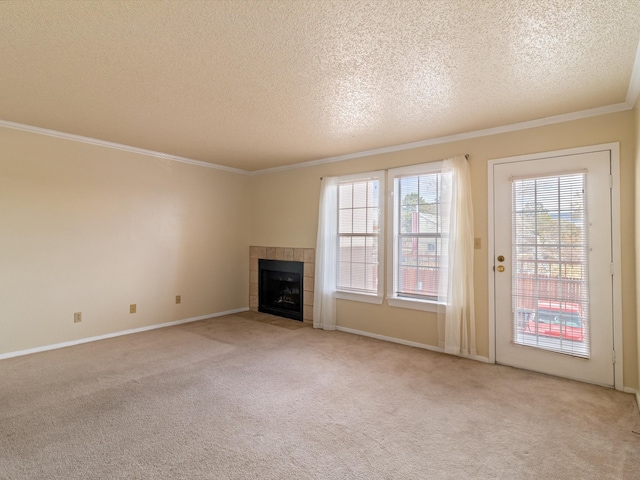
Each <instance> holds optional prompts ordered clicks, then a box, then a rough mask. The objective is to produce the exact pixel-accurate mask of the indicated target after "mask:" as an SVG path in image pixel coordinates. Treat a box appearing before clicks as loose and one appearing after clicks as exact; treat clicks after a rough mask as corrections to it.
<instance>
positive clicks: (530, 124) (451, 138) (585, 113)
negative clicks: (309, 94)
mask: <svg viewBox="0 0 640 480" xmlns="http://www.w3.org/2000/svg"><path fill="white" fill-rule="evenodd" d="M632 108H633V106H629V104H628V103H626V102H624V103H616V104H613V105H606V106H604V107H597V108H591V109H588V110H581V111H578V112H572V113H565V114H562V115H555V116H552V117H545V118H540V119H537V120H529V121H526V122H520V123H513V124H511V125H503V126H500V127H493V128H485V129H483V130H475V131H473V132H466V133H458V134H455V135H447V136H444V137H437V138H432V139H429V140H421V141H418V142H411V143H404V144H401V145H393V146H390V147H382V148H375V149H372V150H365V151H362V152H354V153H349V154H346V155H338V156H336V157H328V158H322V159H318V160H311V161H308V162H302V163H296V164H293V165H285V166H282V167H274V168H266V169H264V170H254V171H252V172H249V175H263V174H267V173H274V172H282V171H285V170H293V169H295V168H304V167H311V166H314V165H323V164H325V163H334V162H342V161H345V160H353V159H355V158H362V157H370V156H374V155H382V154H385V153H393V152H400V151H403V150H412V149H414V148H422V147H428V146H431V145H440V144H443V143H451V142H457V141H460V140H468V139H470V138H478V137H488V136H491V135H498V134H501V133H509V132H516V131H518V130H526V129H529V128H536V127H542V126H545V125H553V124H556V123H563V122H570V121H573V120H580V119H583V118H590V117H597V116H599V115H607V114H610V113H618V112H623V111H625V110H631V109H632Z"/></svg>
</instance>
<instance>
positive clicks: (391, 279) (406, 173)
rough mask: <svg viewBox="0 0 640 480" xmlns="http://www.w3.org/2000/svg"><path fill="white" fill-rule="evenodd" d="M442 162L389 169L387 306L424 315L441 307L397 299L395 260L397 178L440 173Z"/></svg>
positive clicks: (431, 301) (433, 302)
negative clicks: (419, 311)
mask: <svg viewBox="0 0 640 480" xmlns="http://www.w3.org/2000/svg"><path fill="white" fill-rule="evenodd" d="M443 165H444V161H442V160H439V161H436V162H429V163H422V164H419V165H410V166H407V167H399V168H393V169H389V171H388V172H387V173H388V183H389V196H390V197H391V201H389V205H388V207H387V208H388V213H387V218H388V221H387V222H388V225H387V236H388V242H387V286H388V291H387V297H386V299H387V303H388V304H389V306H391V307H400V308H408V309H412V310H422V311H427V312H437V311H438V309H439V307H440V306H442V305H444V303H442V302H438V300H437V299H433V298H421V297H419V296H415V297H413V296H411V297H409V296H399V295H398V294H397V290H398V288H397V286H398V277H399V273H398V270H397V268H398V266H399V265H398V257H399V238H400V231H399V230H400V229H399V225H400V221H401V218H400V215H399V212H400V201H401V199H400V198H399V195H398V187H399V182H400V179H401V178H403V177H413V176H419V175H429V174H433V173H442V167H443Z"/></svg>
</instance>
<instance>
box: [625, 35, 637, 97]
mask: <svg viewBox="0 0 640 480" xmlns="http://www.w3.org/2000/svg"><path fill="white" fill-rule="evenodd" d="M639 96H640V42H638V48H637V50H636V59H635V62H633V70H632V71H631V79H630V80H629V89H628V90H627V100H626V102H627V105H629V107H631V108H633V107H635V106H636V104H637V103H638V97H639Z"/></svg>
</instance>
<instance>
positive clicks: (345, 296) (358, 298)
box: [335, 290, 384, 305]
mask: <svg viewBox="0 0 640 480" xmlns="http://www.w3.org/2000/svg"><path fill="white" fill-rule="evenodd" d="M335 297H336V298H340V299H342V300H353V301H354V302H364V303H375V304H376V305H382V302H383V300H384V298H383V297H382V296H381V295H373V294H368V293H355V292H345V291H342V290H338V291H336V293H335Z"/></svg>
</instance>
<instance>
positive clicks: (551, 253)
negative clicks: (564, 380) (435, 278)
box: [512, 172, 590, 358]
mask: <svg viewBox="0 0 640 480" xmlns="http://www.w3.org/2000/svg"><path fill="white" fill-rule="evenodd" d="M585 186H586V173H584V172H581V173H567V174H562V175H557V176H545V177H538V178H520V179H512V195H513V201H512V215H513V221H512V229H513V230H512V248H513V252H512V259H513V264H512V278H513V290H512V292H513V298H512V309H513V342H514V343H516V344H520V345H525V346H529V347H534V348H541V349H544V350H551V351H555V352H559V353H563V354H567V355H573V356H578V357H584V358H589V355H590V353H589V352H590V350H589V345H590V342H589V284H588V279H589V272H588V269H589V265H588V239H587V210H586V203H585V198H586V196H585Z"/></svg>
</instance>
